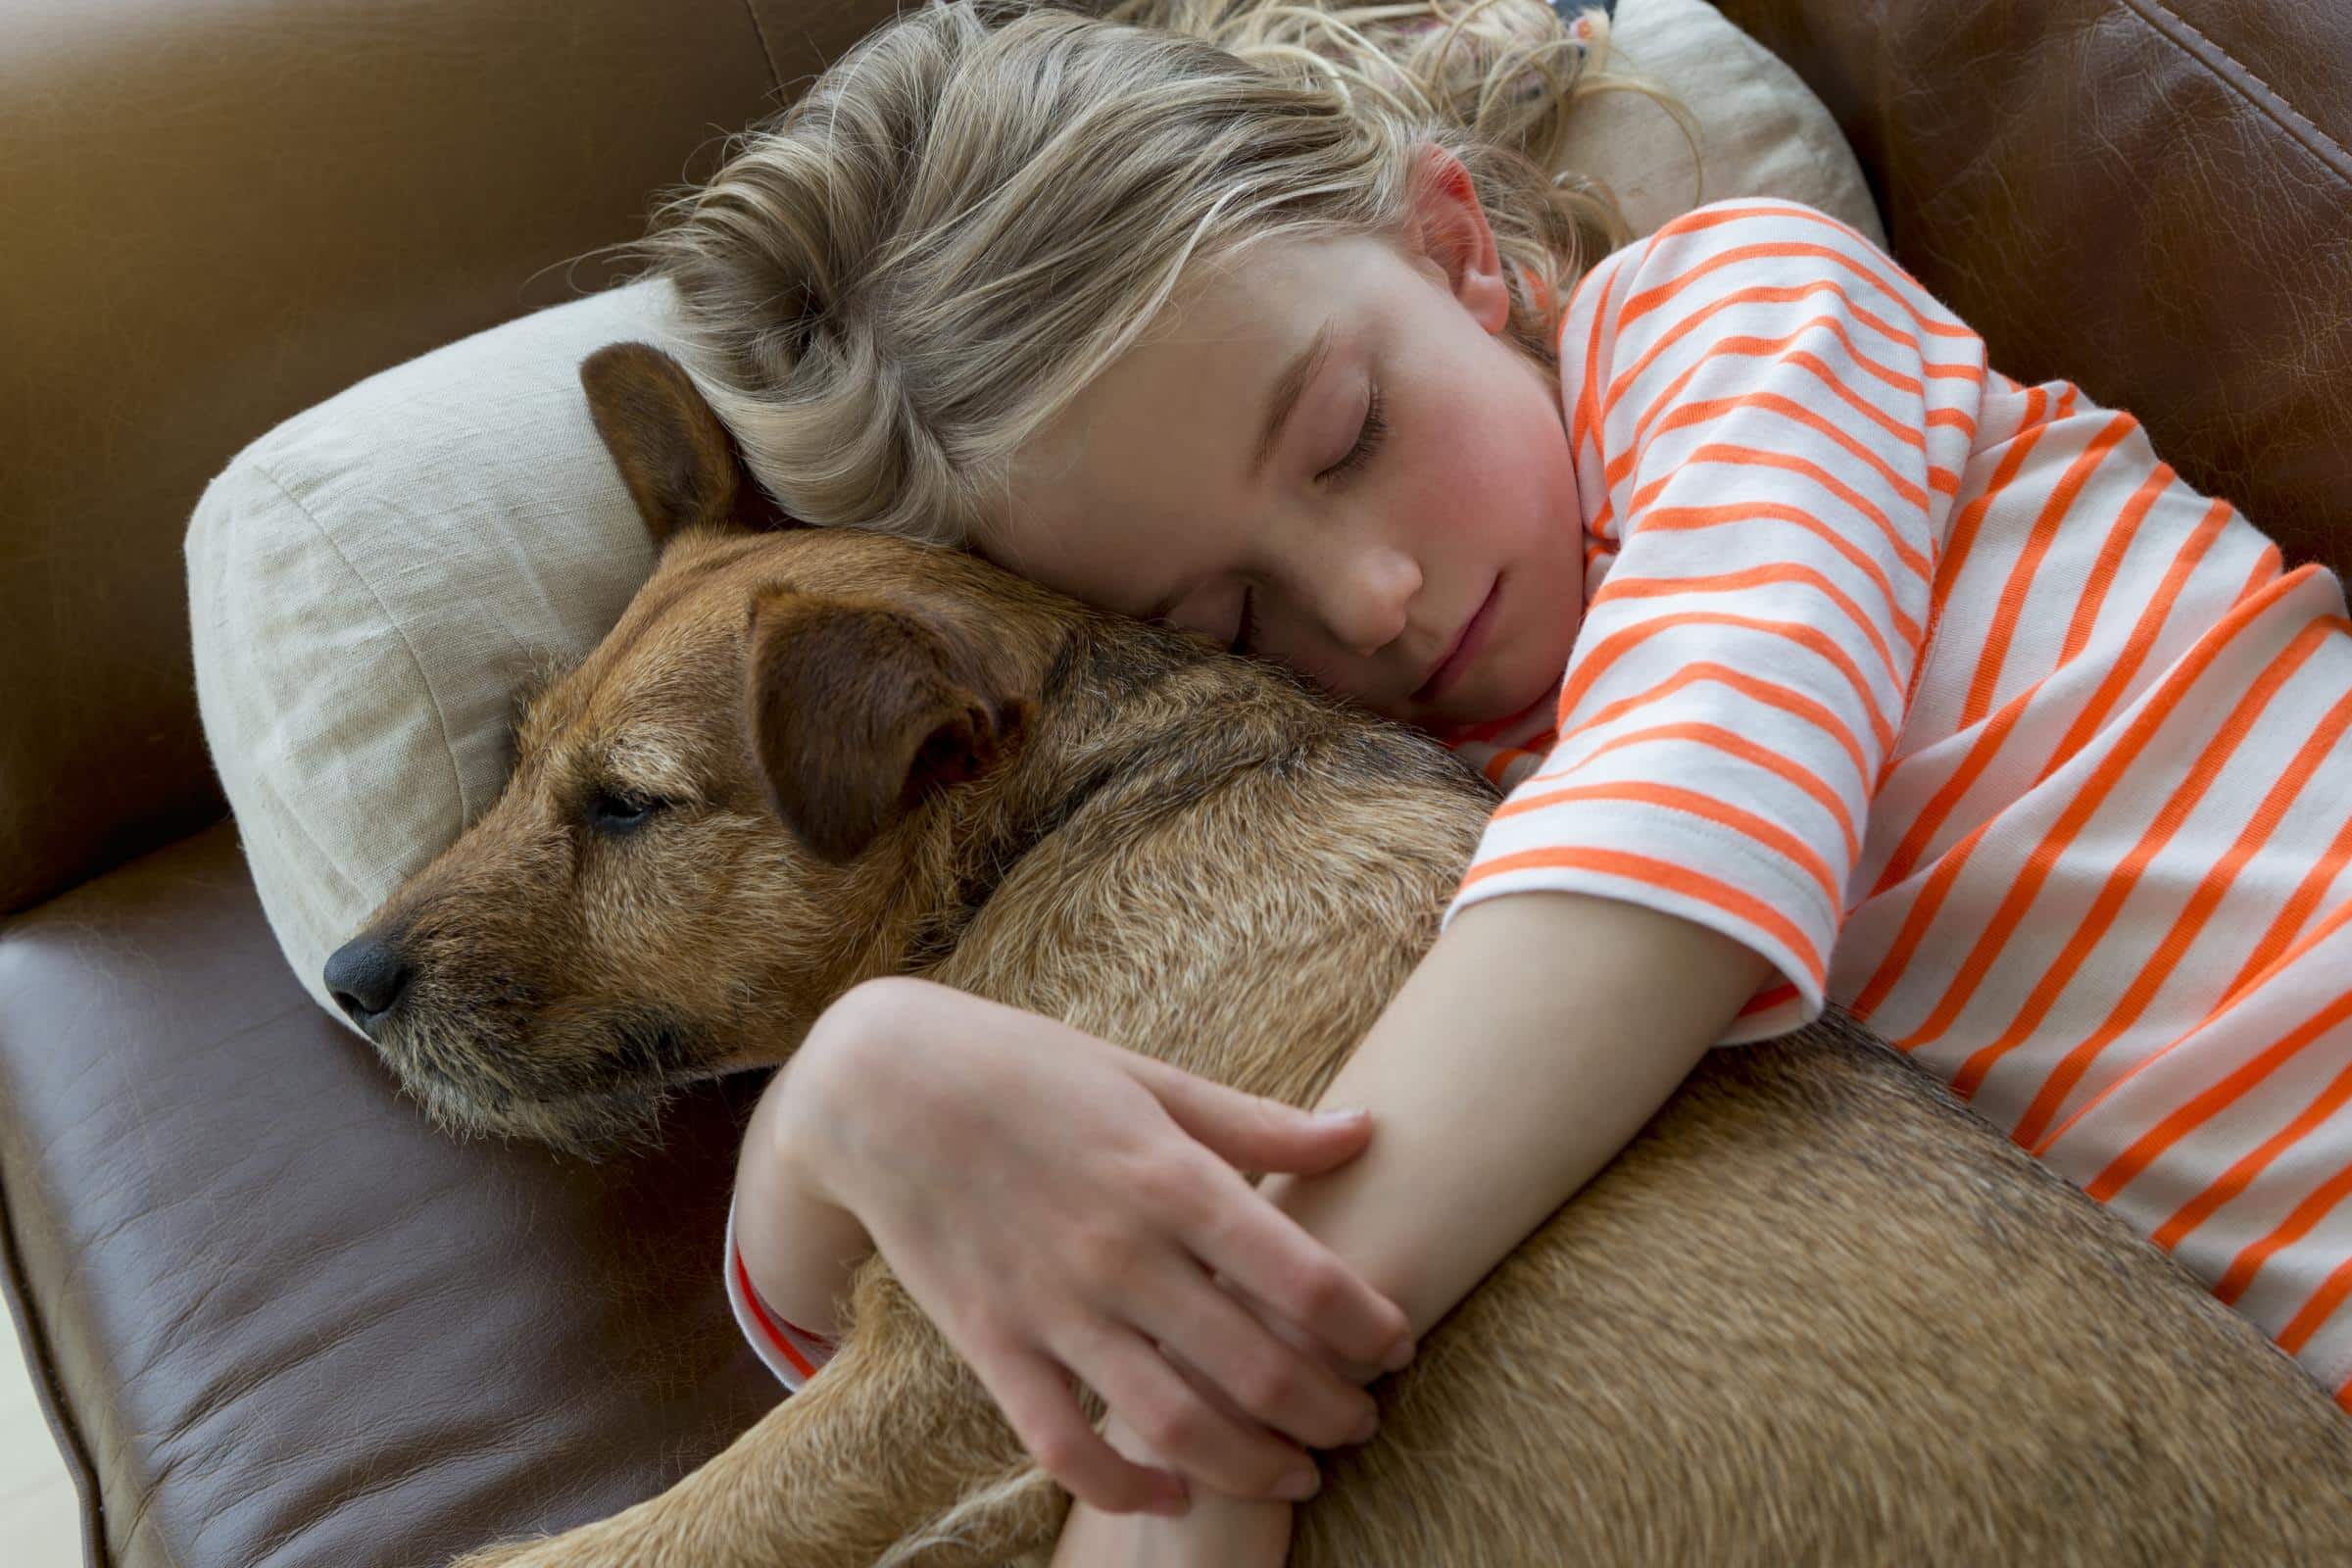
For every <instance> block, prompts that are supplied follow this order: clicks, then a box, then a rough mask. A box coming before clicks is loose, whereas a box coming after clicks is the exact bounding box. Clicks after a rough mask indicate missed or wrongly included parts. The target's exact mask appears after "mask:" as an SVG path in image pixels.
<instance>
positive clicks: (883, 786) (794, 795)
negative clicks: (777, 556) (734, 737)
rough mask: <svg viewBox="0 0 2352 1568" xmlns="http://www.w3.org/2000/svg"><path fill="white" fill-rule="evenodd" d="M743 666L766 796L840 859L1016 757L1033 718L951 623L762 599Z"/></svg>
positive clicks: (764, 595) (861, 607) (868, 608)
mask: <svg viewBox="0 0 2352 1568" xmlns="http://www.w3.org/2000/svg"><path fill="white" fill-rule="evenodd" d="M745 670H746V673H745V686H744V707H745V711H744V719H745V732H746V733H747V734H748V735H749V737H750V740H751V748H752V756H753V758H754V760H756V761H757V762H758V763H759V766H760V771H761V772H762V773H764V774H765V775H766V778H767V789H768V802H769V804H770V805H771V806H772V807H773V808H774V809H775V812H776V814H777V815H778V816H779V817H781V818H783V820H784V823H785V825H786V826H788V827H790V828H791V829H792V830H793V831H794V832H795V833H796V834H798V835H799V836H800V839H801V842H803V843H804V844H806V845H808V846H809V849H810V850H812V851H813V852H815V853H816V854H817V855H818V856H820V857H821V858H824V859H827V860H830V861H832V862H834V863H835V864H837V865H838V864H842V863H845V862H847V861H849V860H852V859H855V858H857V857H858V854H859V852H861V851H862V850H864V849H865V847H866V846H867V845H868V844H870V843H872V842H873V840H874V837H875V836H876V835H877V834H879V833H881V832H882V830H883V829H885V828H887V827H889V826H890V825H891V824H892V823H894V822H896V821H898V820H899V819H900V818H901V817H903V816H905V815H906V814H907V812H908V811H910V810H912V809H914V808H915V807H916V806H917V805H918V804H920V803H921V802H922V800H923V799H924V798H925V797H927V796H929V795H931V794H932V793H934V792H935V791H938V790H943V789H947V788H950V787H952V786H954V785H956V784H960V783H963V782H965V781H966V780H969V779H975V778H978V777H980V776H981V775H983V774H985V773H987V772H989V771H990V770H991V769H992V768H995V767H997V766H999V765H1001V764H1002V763H1004V762H1005V761H1006V760H1009V759H1010V758H1011V757H1012V755H1013V754H1014V753H1015V752H1016V751H1017V750H1018V749H1019V747H1020V745H1021V743H1022V741H1023V740H1024V739H1025V738H1026V737H1027V735H1028V731H1029V725H1030V723H1031V720H1032V718H1033V715H1034V712H1035V708H1034V705H1033V704H1032V703H1031V701H1030V700H1029V698H1027V697H1026V696H1022V695H1018V694H1015V693H1012V692H1010V691H1008V690H1006V689H1005V687H1006V686H1007V685H1008V684H1009V681H1008V679H1007V677H1006V676H1005V675H1004V674H1003V673H1001V672H997V671H992V670H991V669H990V668H989V667H988V662H987V661H986V660H985V659H984V658H983V657H982V656H981V655H980V654H979V653H978V652H977V651H975V650H974V649H973V648H972V647H971V646H970V644H969V643H968V641H967V640H966V639H965V638H963V637H962V636H960V635H959V634H957V633H956V632H955V631H954V630H953V629H951V628H949V627H948V626H946V625H943V624H940V623H937V622H934V621H932V620H930V619H928V618H926V617H923V616H920V615H916V614H911V613H907V612H904V611H900V610H893V609H890V608H888V607H885V606H882V605H879V604H873V603H858V602H852V601H845V600H840V599H821V598H818V597H816V596H814V595H810V594H803V593H796V592H794V591H792V590H791V589H788V588H769V589H763V590H761V591H760V593H759V594H757V595H756V596H755V597H754V599H753V601H752V610H751V638H750V657H749V659H748V660H747V661H746V662H745Z"/></svg>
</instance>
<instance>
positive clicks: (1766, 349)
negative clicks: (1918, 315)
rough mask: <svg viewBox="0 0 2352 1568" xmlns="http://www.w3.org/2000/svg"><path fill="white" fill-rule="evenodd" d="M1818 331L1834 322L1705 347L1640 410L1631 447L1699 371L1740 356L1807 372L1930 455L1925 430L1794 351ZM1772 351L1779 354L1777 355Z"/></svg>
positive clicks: (1905, 380)
mask: <svg viewBox="0 0 2352 1568" xmlns="http://www.w3.org/2000/svg"><path fill="white" fill-rule="evenodd" d="M1816 325H1823V326H1829V327H1831V328H1832V329H1833V330H1834V329H1835V328H1836V327H1837V322H1836V321H1834V320H1832V319H1830V318H1829V317H1826V316H1820V317H1815V318H1814V319H1812V320H1810V321H1807V322H1804V323H1803V324H1802V325H1800V326H1798V327H1797V329H1796V330H1794V331H1792V332H1790V333H1789V335H1788V336H1786V337H1777V338H1771V337H1726V338H1718V339H1716V340H1715V341H1714V342H1712V343H1710V344H1708V345H1707V346H1706V348H1705V349H1704V350H1702V351H1701V352H1700V353H1699V356H1698V358H1696V359H1694V360H1692V361H1691V363H1690V365H1688V366H1686V367H1685V368H1684V369H1683V372H1682V373H1681V374H1680V375H1678V376H1676V377H1675V378H1674V379H1673V380H1671V381H1669V382H1667V383H1666V385H1665V387H1664V388H1663V389H1662V390H1661V391H1660V392H1659V393H1658V395H1657V396H1656V397H1654V398H1652V399H1650V400H1649V402H1648V404H1647V405H1646V406H1645V407H1643V409H1642V413H1641V415H1640V416H1639V417H1636V418H1635V420H1634V445H1636V446H1640V445H1641V444H1642V442H1643V441H1644V440H1646V439H1647V436H1648V433H1649V427H1650V425H1651V424H1652V423H1653V422H1654V421H1655V420H1656V418H1657V417H1658V411H1659V410H1660V409H1662V408H1664V407H1665V406H1666V405H1667V404H1669V403H1671V402H1672V401H1673V400H1674V398H1675V396H1676V395H1677V394H1679V393H1680V392H1682V391H1683V389H1684V388H1686V387H1688V386H1689V385H1690V384H1691V379H1692V378H1693V377H1695V376H1696V375H1697V374H1698V372H1699V371H1701V370H1703V369H1705V368H1707V367H1708V366H1709V365H1712V364H1713V363H1714V362H1715V361H1716V360H1718V359H1721V358H1723V357H1725V356H1726V355H1740V356H1743V357H1745V358H1750V359H1767V360H1769V361H1770V363H1771V364H1773V365H1794V366H1796V367H1798V368H1800V369H1805V370H1809V371H1811V372H1812V373H1813V376H1814V378H1815V379H1817V380H1819V381H1820V382H1821V383H1822V384H1823V385H1825V386H1827V387H1828V388H1829V389H1830V390H1831V391H1832V392H1834V393H1836V394H1837V395H1838V398H1839V400H1840V401H1842V402H1844V403H1845V404H1846V405H1847V406H1848V407H1850V408H1852V409H1853V410H1854V411H1855V412H1856V413H1858V414H1860V415H1861V416H1862V417H1864V418H1866V419H1869V420H1870V421H1871V422H1873V423H1874V424H1876V425H1878V426H1879V427H1880V428H1881V429H1883V430H1885V431H1886V432H1887V434H1888V435H1890V436H1893V437H1894V438H1895V439H1896V440H1897V441H1900V442H1902V443H1903V444H1904V445H1905V446H1908V447H1914V448H1916V449H1918V451H1920V452H1921V453H1923V454H1924V453H1925V452H1926V451H1927V450H1928V438H1927V435H1926V433H1925V431H1924V430H1923V429H1921V428H1920V427H1918V426H1915V425H1913V424H1910V423H1907V422H1904V421H1900V420H1897V419H1896V418H1895V417H1893V416H1892V415H1890V414H1888V413H1887V412H1886V411H1885V410H1883V409H1881V408H1880V407H1879V406H1878V405H1877V404H1875V403H1872V402H1871V401H1870V400H1869V399H1867V398H1865V397H1863V396H1862V395H1861V394H1860V393H1858V392H1856V391H1854V390H1853V388H1851V387H1849V386H1848V385H1846V383H1845V380H1844V378H1843V377H1841V376H1839V375H1838V373H1837V372H1836V371H1835V370H1832V369H1831V368H1830V367H1829V366H1828V364H1827V363H1825V362H1824V361H1823V360H1822V358H1821V356H1819V355H1817V354H1815V353H1813V352H1812V351H1811V350H1809V349H1801V348H1797V347H1795V345H1796V344H1797V343H1799V342H1801V341H1803V339H1804V337H1805V334H1806V330H1807V329H1808V328H1810V327H1813V326H1816ZM1838 336H1839V341H1841V342H1842V341H1844V339H1843V336H1842V334H1838ZM1847 347H1848V348H1849V349H1850V348H1851V347H1852V345H1851V344H1848V345H1847ZM1775 350H1778V351H1779V352H1778V353H1775V352H1774V351H1775ZM1758 373H1760V371H1759V372H1758ZM1880 374H1881V375H1882V376H1887V377H1891V378H1892V379H1893V380H1894V381H1895V383H1896V384H1897V385H1898V386H1899V387H1903V388H1905V389H1907V390H1908V392H1909V393H1910V395H1911V396H1912V397H1914V398H1917V397H1920V396H1921V392H1920V386H1919V383H1918V382H1917V381H1913V380H1911V379H1910V378H1909V377H1907V376H1902V375H1897V374H1895V372H1894V371H1892V370H1887V369H1881V370H1880Z"/></svg>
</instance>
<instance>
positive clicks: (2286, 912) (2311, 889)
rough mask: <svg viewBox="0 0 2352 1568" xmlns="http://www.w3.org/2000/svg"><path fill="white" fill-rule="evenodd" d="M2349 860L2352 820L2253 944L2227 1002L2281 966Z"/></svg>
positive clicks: (2348, 819) (2351, 859) (2350, 819)
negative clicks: (2282, 955)
mask: <svg viewBox="0 0 2352 1568" xmlns="http://www.w3.org/2000/svg"><path fill="white" fill-rule="evenodd" d="M2346 861H2352V818H2347V819H2346V820H2345V822H2344V825H2343V829H2342V831H2340V832H2338V833H2337V834H2336V835H2335V838H2334V841H2333V842H2331V843H2330V844H2329V845H2328V846H2327V850H2326V851H2325V852H2324V853H2323V854H2322V855H2321V856H2320V858H2319V860H2318V862H2317V863H2315V864H2314V865H2313V866H2312V868H2311V869H2310V870H2309V871H2308V872H2306V873H2304V877H2303V880H2302V882H2301V883H2300V884H2298V885H2297V886H2296V888H2295V891H2294V892H2293V893H2292V894H2291V895H2289V896H2288V898H2287V901H2286V903H2285V904H2283V905H2281V906H2280V907H2279V909H2278V918H2277V919H2276V920H2273V921H2272V922H2271V928H2270V929H2269V930H2268V931H2265V932H2264V933H2263V934H2262V940H2261V941H2259V942H2257V943H2255V944H2254V951H2253V953H2252V954H2251V955H2250V956H2248V957H2247V959H2246V962H2245V966H2244V967H2243V968H2241V969H2239V970H2238V972H2237V975H2236V978H2234V979H2232V980H2231V981H2230V982H2229V990H2228V991H2227V992H2225V993H2224V997H2225V999H2227V998H2230V997H2235V996H2237V995H2238V994H2239V993H2240V992H2243V991H2247V990H2250V989H2252V987H2253V986H2254V985H2255V984H2256V983H2257V982H2258V981H2259V980H2260V979H2261V978H2263V977H2264V976H2266V975H2267V974H2268V973H2269V972H2270V971H2271V970H2272V969H2273V968H2275V967H2276V966H2277V965H2278V961H2279V959H2278V955H2279V954H2280V953H2282V952H2283V951H2285V949H2286V945H2287V944H2288V943H2289V942H2291V941H2293V940H2294V934H2295V932H2296V931H2297V930H2299V929H2300V928H2301V927H2302V924H2303V922H2304V921H2305V920H2308V919H2310V918H2311V914H2312V911H2313V910H2314V909H2316V908H2318V907H2319V904H2320V899H2321V898H2322V896H2324V895H2325V894H2326V893H2327V888H2328V886H2329V885H2330V884H2331V883H2333V882H2334V881H2335V878H2336V874H2337V873H2338V872H2340V871H2342V870H2343V868H2344V865H2345V862H2346Z"/></svg>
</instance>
